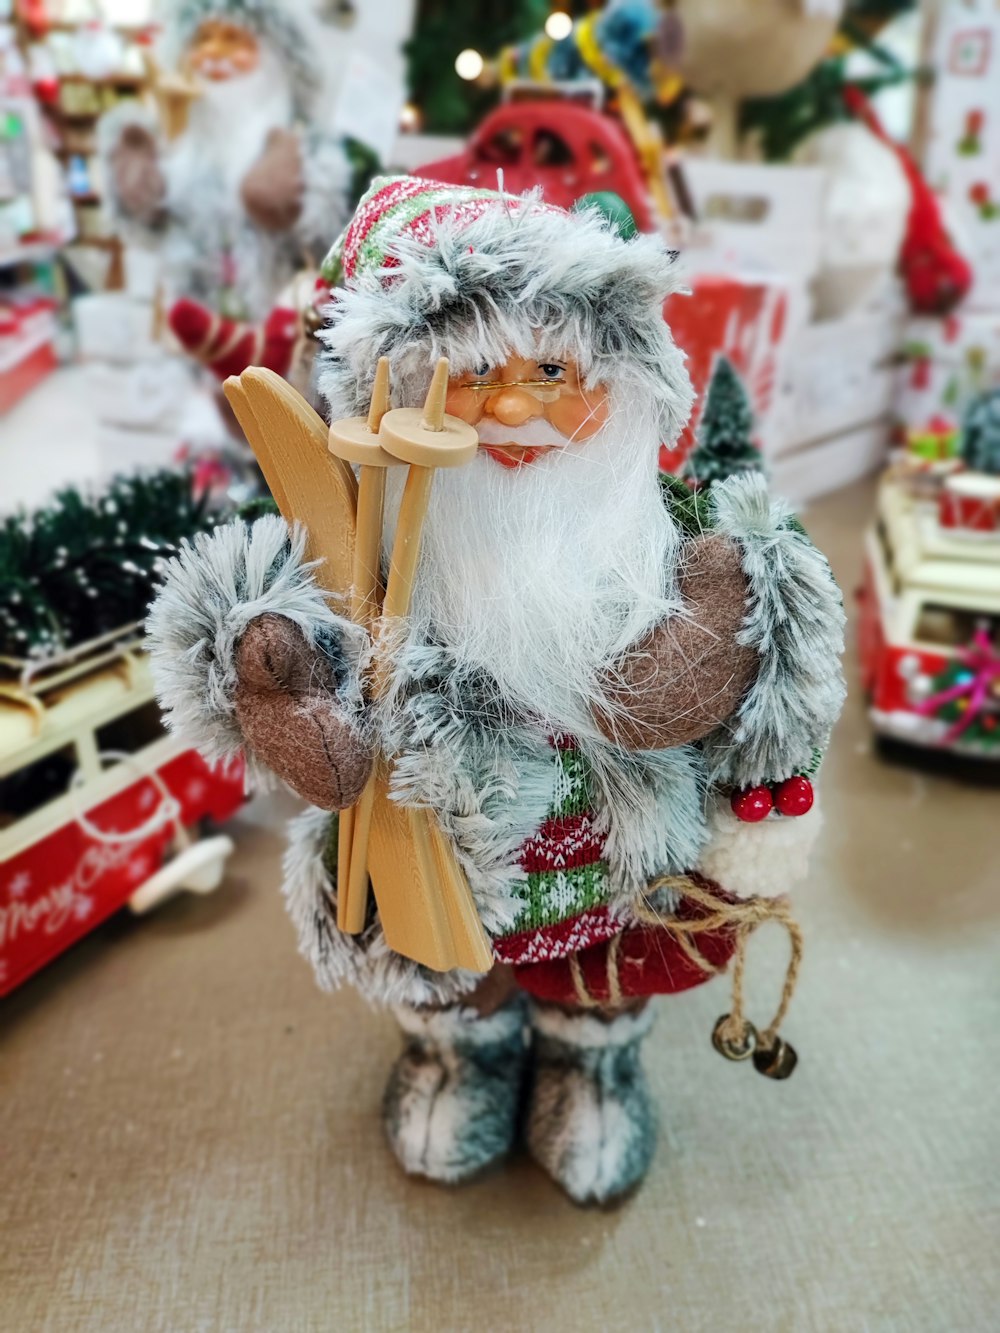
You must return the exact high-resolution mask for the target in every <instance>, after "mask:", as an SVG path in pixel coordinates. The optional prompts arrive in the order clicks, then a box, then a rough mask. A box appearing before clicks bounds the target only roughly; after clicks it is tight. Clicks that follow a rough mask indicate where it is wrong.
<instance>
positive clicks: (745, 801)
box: [729, 786, 774, 824]
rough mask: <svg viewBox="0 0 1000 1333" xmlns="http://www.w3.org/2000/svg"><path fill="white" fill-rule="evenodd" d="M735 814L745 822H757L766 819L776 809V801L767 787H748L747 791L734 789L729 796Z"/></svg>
mask: <svg viewBox="0 0 1000 1333" xmlns="http://www.w3.org/2000/svg"><path fill="white" fill-rule="evenodd" d="M729 804H730V805H731V806H732V807H733V814H734V815H735V816H736V818H737V819H742V820H743V822H744V824H757V823H759V822H760V821H761V820H762V819H766V818H767V817H768V815H769V814H770V813H771V811H772V810H773V809H774V801H773V800H772V798H771V792H770V790H769V789H768V788H767V787H763V786H761V787H748V788H747V790H746V791H734V792H733V794H732V796H731V797H730V798H729Z"/></svg>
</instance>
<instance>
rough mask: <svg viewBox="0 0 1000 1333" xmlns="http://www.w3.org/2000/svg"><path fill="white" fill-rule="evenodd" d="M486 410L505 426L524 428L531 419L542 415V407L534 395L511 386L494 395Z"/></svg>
mask: <svg viewBox="0 0 1000 1333" xmlns="http://www.w3.org/2000/svg"><path fill="white" fill-rule="evenodd" d="M486 410H487V412H489V413H490V415H491V416H494V417H496V419H497V421H499V422H500V423H501V424H502V425H504V426H523V425H524V423H525V422H526V421H528V420H529V419H530V418H531V417H537V416H540V415H541V412H542V405H541V403H540V402H539V401H538V399H537V398H535V397H534V396H533V395H532V394H530V393H526V392H525V390H524V389H520V388H518V387H517V385H515V384H511V385H509V386H508V387H507V388H506V389H500V390H499V391H498V392H497V393H495V394H493V396H492V397H491V399H490V401H489V402H488V403H487V405H486Z"/></svg>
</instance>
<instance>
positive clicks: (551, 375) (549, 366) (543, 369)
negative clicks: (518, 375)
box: [538, 361, 566, 380]
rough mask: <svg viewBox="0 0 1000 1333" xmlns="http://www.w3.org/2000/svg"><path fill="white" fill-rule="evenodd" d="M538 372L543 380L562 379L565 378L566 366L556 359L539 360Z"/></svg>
mask: <svg viewBox="0 0 1000 1333" xmlns="http://www.w3.org/2000/svg"><path fill="white" fill-rule="evenodd" d="M538 372H539V374H540V376H541V378H542V379H543V380H562V379H565V378H566V367H565V366H561V365H560V364H559V362H558V361H539V363H538Z"/></svg>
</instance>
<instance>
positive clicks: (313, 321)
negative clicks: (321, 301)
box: [302, 305, 326, 338]
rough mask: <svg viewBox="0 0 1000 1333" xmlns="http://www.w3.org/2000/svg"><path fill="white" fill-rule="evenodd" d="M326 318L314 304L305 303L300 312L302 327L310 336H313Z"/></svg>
mask: <svg viewBox="0 0 1000 1333" xmlns="http://www.w3.org/2000/svg"><path fill="white" fill-rule="evenodd" d="M325 323H326V320H325V318H324V316H323V314H322V312H321V311H319V310H317V309H316V307H315V306H314V305H307V306H306V308H305V309H304V310H303V312H302V327H303V328H304V329H305V331H306V333H307V335H308V336H309V337H310V338H315V337H316V334H317V333H318V332H319V331H320V329H321V328H322V327H323V325H324V324H325Z"/></svg>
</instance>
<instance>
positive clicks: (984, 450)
mask: <svg viewBox="0 0 1000 1333" xmlns="http://www.w3.org/2000/svg"><path fill="white" fill-rule="evenodd" d="M962 461H963V462H964V463H965V466H966V467H968V468H971V469H972V471H973V472H992V473H993V474H994V475H995V476H998V475H1000V389H993V390H991V391H990V392H989V393H981V394H979V396H978V397H976V398H974V399H973V400H972V402H971V403H970V404H969V408H968V411H967V412H966V414H965V419H964V421H963V422H962Z"/></svg>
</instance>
